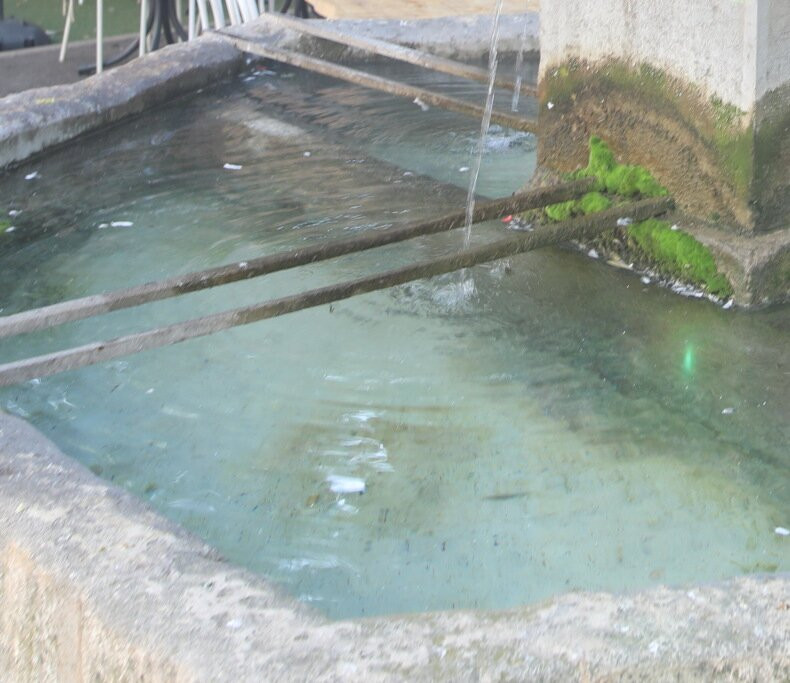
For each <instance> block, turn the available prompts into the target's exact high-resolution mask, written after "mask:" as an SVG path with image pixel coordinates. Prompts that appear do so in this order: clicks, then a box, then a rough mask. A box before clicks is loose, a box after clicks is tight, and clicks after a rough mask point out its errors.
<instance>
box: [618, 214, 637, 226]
mask: <svg viewBox="0 0 790 683" xmlns="http://www.w3.org/2000/svg"><path fill="white" fill-rule="evenodd" d="M633 222H634V219H633V218H628V217H627V216H626V217H625V218H618V219H617V227H618V228H626V227H628V226H629V225H631V223H633Z"/></svg>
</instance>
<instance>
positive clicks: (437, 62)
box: [220, 13, 538, 97]
mask: <svg viewBox="0 0 790 683" xmlns="http://www.w3.org/2000/svg"><path fill="white" fill-rule="evenodd" d="M265 20H266V22H267V23H270V24H272V25H275V26H281V27H283V28H287V29H291V30H294V31H298V32H299V33H306V34H308V35H311V36H315V37H316V38H321V39H323V40H329V41H331V42H333V43H340V44H341V45H346V46H348V47H353V48H357V49H360V50H364V51H366V52H371V53H373V54H376V55H380V56H382V57H388V58H390V59H395V60H397V61H400V62H406V63H407V64H414V65H415V66H420V67H423V68H425V69H430V70H432V71H439V72H441V73H446V74H450V75H451V76H458V77H460V78H466V79H468V80H470V81H477V82H479V83H488V79H489V74H488V71H487V70H486V69H481V68H480V67H479V66H472V65H471V64H464V63H462V62H456V61H455V60H452V59H446V58H444V57H437V56H435V55H432V54H429V53H427V52H422V51H421V50H414V49H412V48H409V47H404V46H403V45H397V44H395V43H389V42H387V41H384V40H379V39H377V38H368V37H365V36H356V35H353V34H350V33H344V32H343V31H339V30H338V29H336V28H335V27H334V26H332V22H327V21H310V20H305V19H296V18H295V17H289V16H286V15H284V14H279V13H276V14H267V15H266V19H265ZM220 33H223V34H225V35H228V36H232V37H233V38H239V36H237V35H234V34H233V33H231V32H230V31H227V30H223V31H220ZM242 40H243V38H242ZM494 85H495V86H496V87H497V88H502V89H503V90H510V91H512V90H513V88H514V87H515V84H514V82H513V80H510V79H506V78H501V77H497V78H496V79H495V80H494ZM519 90H520V92H521V93H523V94H524V95H530V96H532V97H535V96H537V93H538V89H537V88H536V87H535V86H534V85H530V84H526V83H523V84H522V85H521V87H520V88H519Z"/></svg>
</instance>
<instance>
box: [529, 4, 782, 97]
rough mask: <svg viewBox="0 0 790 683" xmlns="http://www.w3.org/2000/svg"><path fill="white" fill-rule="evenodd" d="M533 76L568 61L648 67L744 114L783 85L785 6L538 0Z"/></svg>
mask: <svg viewBox="0 0 790 683" xmlns="http://www.w3.org/2000/svg"><path fill="white" fill-rule="evenodd" d="M542 8H543V12H542V14H541V74H544V73H546V71H547V70H549V69H551V68H554V67H556V66H557V65H559V64H562V63H563V62H565V61H566V60H567V59H568V58H570V57H577V58H580V59H584V60H589V61H591V62H597V61H601V60H605V59H611V58H614V59H620V60H624V61H627V62H631V63H641V62H648V63H650V64H651V65H653V66H654V67H656V68H658V69H662V70H665V71H667V72H668V73H669V74H670V75H672V76H675V77H677V78H680V79H681V80H684V81H687V82H689V83H693V84H695V85H698V86H700V87H701V88H702V89H703V91H704V93H705V94H706V95H707V96H709V97H710V96H716V97H719V98H720V99H721V100H723V101H724V102H726V103H729V104H733V105H735V106H737V107H738V108H739V109H741V110H742V111H745V112H751V111H753V109H754V106H755V104H756V102H757V101H758V100H759V99H760V98H761V97H762V96H763V95H765V94H766V93H767V92H769V91H770V90H774V89H776V88H778V87H779V86H781V85H783V84H784V83H787V82H788V81H790V50H789V49H788V45H790V3H788V2H787V1H786V0H664V1H662V2H655V0H597V1H596V2H581V1H580V0H546V2H544V3H543V5H542Z"/></svg>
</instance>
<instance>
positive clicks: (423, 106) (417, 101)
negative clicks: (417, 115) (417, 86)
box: [414, 97, 430, 111]
mask: <svg viewBox="0 0 790 683" xmlns="http://www.w3.org/2000/svg"><path fill="white" fill-rule="evenodd" d="M414 104H416V105H417V106H418V107H419V108H420V109H422V110H423V111H428V110H429V109H430V107H429V106H428V105H427V104H425V102H423V101H422V100H421V99H420V98H419V97H415V98H414Z"/></svg>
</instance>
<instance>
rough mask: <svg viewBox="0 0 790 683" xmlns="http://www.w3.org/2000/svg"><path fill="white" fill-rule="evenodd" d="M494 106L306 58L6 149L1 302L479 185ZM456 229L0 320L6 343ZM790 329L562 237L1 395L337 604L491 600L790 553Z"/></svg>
mask: <svg viewBox="0 0 790 683" xmlns="http://www.w3.org/2000/svg"><path fill="white" fill-rule="evenodd" d="M384 71H386V70H384ZM398 73H399V74H400V75H404V74H403V73H401V72H398ZM407 73H408V74H411V72H407ZM412 77H413V76H412ZM431 85H432V86H436V87H441V88H442V89H443V90H444V91H446V92H451V93H453V94H456V95H464V94H466V95H473V96H474V97H475V98H478V99H479V98H481V92H482V91H481V90H480V89H479V88H470V87H469V86H466V85H464V86H461V85H460V84H458V83H456V82H454V81H441V82H437V81H435V80H431ZM509 101H510V100H509V98H508V97H506V96H503V97H501V98H500V99H499V100H498V106H500V107H501V108H503V109H507V108H508V105H509ZM522 106H523V107H524V109H525V111H528V110H529V108H530V107H532V106H534V102H530V101H525V102H523V103H522ZM478 130H479V122H476V121H473V120H468V119H465V118H462V117H460V116H457V115H453V114H450V113H446V112H440V111H436V110H433V109H431V110H429V111H427V112H423V111H422V110H421V109H420V108H419V107H417V106H416V105H414V104H412V103H409V102H403V101H400V100H396V99H392V98H389V97H385V96H382V95H379V94H374V93H370V92H367V91H364V90H362V89H359V88H356V87H353V86H348V85H343V84H338V83H336V82H333V81H330V80H328V79H321V78H317V77H306V76H304V75H302V74H298V73H296V72H292V71H288V70H283V71H280V72H278V73H265V72H264V73H258V74H257V75H255V76H254V77H248V80H241V81H239V82H238V83H236V84H233V86H230V87H226V88H222V89H219V90H214V91H211V92H207V93H203V94H202V95H201V96H198V97H194V98H187V99H184V100H181V101H179V102H177V103H174V105H173V106H171V107H168V108H164V109H159V110H157V111H155V112H152V113H151V114H149V115H147V116H146V117H143V118H140V119H136V120H135V121H133V122H131V123H129V124H128V125H124V126H122V127H119V128H116V129H114V130H111V131H108V132H106V133H104V134H103V135H102V136H97V137H94V138H90V139H86V140H82V141H80V143H79V144H78V145H76V146H72V147H69V148H65V149H63V150H61V151H58V152H56V153H54V154H53V155H51V156H50V157H49V158H47V159H46V160H45V161H40V162H37V163H34V164H32V165H28V166H25V167H23V168H19V169H16V170H14V171H12V172H10V173H8V174H6V175H5V176H4V177H3V178H2V179H0V188H2V193H1V194H0V196H1V197H2V202H1V203H0V209H2V210H3V211H4V212H8V211H21V213H18V214H16V215H14V216H11V217H9V218H8V220H10V221H13V224H14V227H15V228H16V229H15V230H14V231H12V232H10V233H6V234H3V235H0V238H2V242H0V292H2V299H0V301H1V302H2V303H1V304H0V307H2V308H3V311H2V312H3V313H6V314H7V313H11V312H14V311H18V310H23V309H25V308H28V307H32V306H39V305H43V304H46V303H52V302H55V301H58V300H62V299H64V298H69V297H75V296H80V295H84V294H88V293H95V292H100V291H104V290H108V289H113V288H118V287H122V286H127V285H132V284H137V283H141V282H145V281H148V280H151V279H156V278H161V277H164V276H168V275H172V274H175V273H179V272H187V271H191V270H195V269H200V268H205V267H209V266H213V265H219V264H222V263H226V262H231V261H239V260H244V259H248V258H252V257H255V256H258V255H261V254H266V253H272V252H275V251H279V250H285V249H289V248H292V247H294V246H298V245H302V244H306V243H317V242H320V241H323V240H327V239H332V238H338V237H342V236H347V235H349V234H354V233H355V232H358V231H363V230H372V229H383V228H385V227H388V226H391V225H400V224H404V223H405V222H408V221H411V220H416V219H419V218H424V217H428V216H433V215H435V214H437V213H443V212H446V211H450V210H457V209H458V208H459V207H462V206H463V202H464V199H465V187H466V182H467V173H468V172H467V171H464V170H463V169H464V168H465V167H467V166H469V165H470V163H469V160H470V152H471V150H472V148H473V146H474V142H475V137H476V135H477V132H478ZM226 163H230V164H236V165H240V166H241V167H242V168H241V169H240V170H226V169H224V168H223V166H224V164H226ZM534 164H535V140H534V139H533V138H531V137H529V136H526V135H520V134H512V133H508V132H507V131H502V130H499V129H495V131H494V132H493V135H492V138H491V140H490V141H489V144H488V146H487V151H486V154H485V156H484V162H483V170H482V174H481V185H480V192H481V193H482V194H484V195H488V196H500V195H505V194H508V193H510V192H512V191H514V190H516V189H517V188H518V187H519V186H520V185H522V184H523V183H524V182H525V181H526V179H527V178H528V177H529V175H530V174H531V172H532V170H533V169H534ZM33 172H37V173H38V175H37V176H36V177H34V178H32V179H30V180H25V177H26V176H27V175H29V174H31V173H33ZM113 222H115V223H116V226H113V225H112V223H113ZM118 222H125V223H131V224H132V225H130V226H127V227H122V226H119V225H117V224H118ZM504 229H505V228H504V227H503V226H502V225H501V224H499V223H492V224H486V225H483V226H479V227H477V228H476V232H475V235H474V239H475V240H476V241H483V240H488V239H492V238H494V237H496V236H498V235H501V234H502V232H503V230H504ZM462 239H463V238H462V234H461V231H456V232H454V233H451V234H448V235H442V236H437V237H434V238H425V239H420V240H414V241H411V242H409V243H404V244H401V245H393V246H391V247H388V248H386V249H381V250H376V251H372V252H368V253H366V254H358V255H353V256H348V257H344V258H341V259H337V260H334V261H331V262H326V263H323V264H315V265H312V266H309V267H305V268H301V269H299V270H297V271H292V272H287V273H280V274H276V275H273V276H269V277H266V278H262V279H259V280H255V281H250V282H246V283H238V284H234V285H230V286H226V287H222V288H217V289H215V290H212V291H208V292H203V293H199V294H193V295H189V296H185V297H181V298H179V299H175V300H171V301H166V302H159V303H156V304H151V305H148V306H145V307H143V308H140V309H137V310H134V311H123V312H116V313H113V314H110V315H107V316H103V317H101V318H96V319H94V320H90V321H83V322H80V323H74V324H70V325H66V326H63V327H61V328H57V329H54V330H50V331H47V332H43V333H36V334H32V335H26V336H24V337H19V338H17V339H13V340H0V357H1V358H2V359H3V360H10V359H12V358H20V357H23V356H25V355H30V354H33V353H40V352H44V351H50V350H54V349H58V348H65V347H67V346H71V345H75V344H78V343H83V342H87V341H90V340H93V339H99V338H110V337H114V336H117V335H119V334H122V333H126V332H130V331H133V330H143V329H147V328H149V327H153V326H155V325H161V324H166V323H168V322H172V321H173V320H184V319H187V318H190V317H196V316H198V315H202V314H205V313H207V312H211V311H217V310H222V309H225V308H229V307H235V306H239V305H243V304H245V303H251V302H253V301H257V300H260V299H264V298H269V297H273V296H279V295H282V294H285V293H291V292H297V291H299V290H302V289H305V288H309V287H314V286H318V285H321V284H326V283H330V282H333V281H339V280H341V279H349V278H352V277H357V276H360V275H363V274H366V273H372V272H377V271H380V270H383V269H385V268H390V267H396V266H397V265H399V264H405V263H409V262H411V261H413V260H415V259H417V258H420V259H422V258H425V257H428V256H430V255H438V254H442V253H446V252H447V251H448V250H450V249H455V248H458V247H459V246H460V244H461V243H462ZM789 338H790V309H788V308H786V307H785V308H778V309H773V310H767V311H760V312H753V313H745V312H741V311H737V310H723V309H722V308H720V307H718V306H715V305H714V304H711V303H710V302H707V301H700V300H695V299H687V298H683V297H679V296H677V295H674V294H672V293H671V292H669V291H667V290H665V289H661V288H659V287H656V286H650V285H644V284H643V283H642V282H641V281H640V278H639V276H638V275H635V274H633V273H630V272H627V271H622V270H615V269H612V268H610V267H607V266H605V265H604V264H602V263H600V262H598V261H595V260H592V259H588V258H586V257H583V256H581V255H579V254H577V253H572V252H568V251H561V250H543V251H540V252H535V253H531V254H526V255H523V256H519V257H517V258H513V259H510V260H509V261H507V262H500V263H495V264H489V265H485V266H481V267H478V268H475V269H472V270H471V271H469V273H467V274H466V275H465V276H460V275H452V276H447V277H442V278H437V279H434V280H431V281H421V282H416V283H412V284H410V285H407V286H403V287H398V288H395V289H392V290H387V291H383V292H377V293H373V294H368V295H365V296H361V297H358V298H355V299H351V300H348V301H344V302H340V303H337V304H335V305H334V306H332V307H322V308H317V309H314V310H309V311H304V312H300V313H296V314H292V315H289V316H285V317H282V318H277V319H274V320H269V321H264V322H261V323H258V324H254V325H250V326H247V327H242V328H237V329H234V330H230V331H227V332H224V333H221V334H218V335H215V336H212V337H209V338H204V339H200V340H195V341H191V342H187V343H184V344H181V345H178V346H174V347H170V348H166V349H160V350H157V351H152V352H147V353H144V354H140V355H137V356H130V357H128V358H124V359H122V360H118V361H114V362H110V363H105V364H102V365H99V366H95V367H91V368H86V369H83V370H79V371H75V372H70V373H66V374H63V375H59V376H56V377H51V378H46V379H41V380H36V381H32V382H29V383H26V384H24V385H21V386H17V387H13V388H9V389H3V390H1V391H0V406H1V407H2V408H3V409H5V410H6V411H8V412H11V413H14V414H17V415H22V416H23V417H25V418H27V419H29V420H30V421H31V422H32V423H33V424H35V425H36V426H37V427H38V428H39V429H41V430H42V431H43V432H44V433H45V434H46V435H47V436H49V437H50V438H51V439H53V440H54V441H55V442H56V443H57V444H58V445H59V446H60V447H61V448H62V449H63V450H64V451H65V452H67V453H69V454H70V455H72V456H74V457H75V458H77V459H78V460H80V461H81V462H83V463H84V464H85V465H87V466H89V467H91V468H92V469H93V470H94V471H95V472H97V473H98V474H100V476H102V477H105V478H107V479H108V480H110V481H113V482H114V483H115V484H117V485H119V486H122V487H124V488H126V489H128V490H129V491H131V492H133V493H134V494H136V495H138V496H139V497H140V498H142V499H143V500H146V501H148V502H149V503H150V504H151V505H152V506H153V507H155V508H156V509H158V510H159V511H161V512H162V513H163V514H165V515H166V516H168V517H170V518H172V519H175V520H176V521H178V522H181V523H182V524H184V525H185V526H186V527H187V528H188V529H190V530H192V531H193V532H195V533H196V534H198V535H199V536H201V537H203V538H204V539H206V540H207V541H209V542H210V543H212V544H213V545H215V546H216V547H217V548H219V550H220V551H221V552H222V553H223V554H224V555H225V556H226V557H228V558H229V559H230V560H232V561H234V562H238V563H241V564H243V565H245V566H248V567H250V568H251V569H253V570H255V571H258V572H262V573H263V574H265V575H267V576H269V577H271V578H273V579H275V580H276V581H278V582H279V583H280V584H282V585H283V586H284V587H285V588H286V589H287V590H288V591H290V592H291V593H292V594H293V595H295V596H297V597H299V598H300V599H302V600H305V601H307V602H309V603H311V604H313V605H314V606H315V607H317V608H318V609H320V610H322V611H324V612H325V613H327V614H329V615H331V616H333V617H346V616H352V615H369V614H378V613H391V612H403V611H416V610H428V609H444V608H452V607H494V608H499V607H508V606H513V605H518V604H524V603H528V602H533V601H537V600H541V599H543V598H546V597H548V596H551V595H554V594H557V593H560V592H564V591H568V590H598V589H603V590H612V591H628V590H634V589H639V588H642V587H646V586H650V585H656V584H661V583H668V584H672V585H688V584H691V583H697V582H706V581H712V580H716V579H721V578H724V577H729V576H734V575H738V574H743V573H749V572H771V571H788V570H790V538H787V537H784V536H781V535H779V534H777V533H776V531H775V529H776V528H777V527H785V528H789V527H790V453H789V452H788V447H787V444H788V435H789V434H788V432H790V420H788V405H790V401H789V399H790V389H788V386H790V382H788V380H789V379H790V357H788V355H789V354H788V348H789V347H788V339H789ZM363 486H364V493H359V492H358V491H359V489H361V488H362V487H363ZM333 489H334V490H333ZM343 491H345V492H343ZM355 491H356V492H355Z"/></svg>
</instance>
